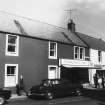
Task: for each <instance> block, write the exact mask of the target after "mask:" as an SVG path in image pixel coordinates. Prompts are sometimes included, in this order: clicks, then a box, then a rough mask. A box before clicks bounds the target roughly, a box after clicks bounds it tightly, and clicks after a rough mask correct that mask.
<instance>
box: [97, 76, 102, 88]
mask: <svg viewBox="0 0 105 105" xmlns="http://www.w3.org/2000/svg"><path fill="white" fill-rule="evenodd" d="M98 84H99V88H102V78H101V77H100V76H99V78H98Z"/></svg>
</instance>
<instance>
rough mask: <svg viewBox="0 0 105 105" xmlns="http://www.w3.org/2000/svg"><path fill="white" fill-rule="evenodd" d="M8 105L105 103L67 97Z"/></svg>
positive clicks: (96, 104)
mask: <svg viewBox="0 0 105 105" xmlns="http://www.w3.org/2000/svg"><path fill="white" fill-rule="evenodd" d="M6 105H105V103H103V102H101V101H98V100H93V99H91V98H87V97H82V96H79V97H66V98H57V99H53V100H50V101H48V100H36V99H34V100H33V99H29V98H27V99H21V100H10V101H9V102H8V103H6Z"/></svg>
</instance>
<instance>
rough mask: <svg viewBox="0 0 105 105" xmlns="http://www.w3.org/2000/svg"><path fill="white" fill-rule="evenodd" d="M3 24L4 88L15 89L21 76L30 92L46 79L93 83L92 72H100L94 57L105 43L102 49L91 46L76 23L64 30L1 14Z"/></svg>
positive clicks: (0, 80) (0, 82) (0, 63)
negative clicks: (32, 87)
mask: <svg viewBox="0 0 105 105" xmlns="http://www.w3.org/2000/svg"><path fill="white" fill-rule="evenodd" d="M0 24H1V25H0V59H1V60H0V87H6V88H12V89H13V88H15V87H16V84H18V83H19V79H20V77H21V76H22V77H23V79H24V84H25V86H26V89H27V90H28V89H29V88H30V87H31V86H32V85H36V84H39V83H40V81H41V80H42V79H46V78H49V79H51V78H65V79H69V80H70V81H71V82H81V83H85V82H89V81H92V78H90V77H91V74H90V73H91V72H90V71H89V70H90V69H92V70H93V71H94V69H96V67H95V61H94V60H91V59H92V57H93V56H92V54H93V53H94V50H99V51H102V52H104V51H105V50H104V49H105V48H104V46H105V43H104V42H102V43H101V44H102V46H101V45H99V46H100V47H99V48H98V49H95V48H97V46H96V45H95V48H94V47H92V46H90V45H89V44H88V43H87V39H88V38H84V37H82V35H81V34H79V33H77V32H76V31H75V24H74V22H73V21H71V22H70V23H68V28H67V29H64V28H61V27H57V26H53V25H49V24H46V23H43V22H40V21H35V20H31V19H28V18H23V17H19V16H16V15H12V14H8V13H6V12H0ZM80 36H81V37H80ZM86 37H89V36H86ZM89 38H90V39H91V40H93V39H94V40H96V41H95V43H97V41H98V42H99V43H100V42H101V40H100V41H99V40H98V39H96V38H91V37H89ZM99 55H100V54H99ZM90 57H91V58H90ZM100 57H101V56H100ZM99 59H101V58H99ZM92 61H93V62H92ZM102 65H104V61H103V64H102ZM97 66H98V65H97ZM99 66H100V65H99ZM98 69H101V68H100V67H98ZM93 74H94V72H92V76H93Z"/></svg>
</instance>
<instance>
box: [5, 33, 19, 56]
mask: <svg viewBox="0 0 105 105" xmlns="http://www.w3.org/2000/svg"><path fill="white" fill-rule="evenodd" d="M18 44H19V36H16V35H11V34H7V35H6V55H8V56H18V50H19V48H18Z"/></svg>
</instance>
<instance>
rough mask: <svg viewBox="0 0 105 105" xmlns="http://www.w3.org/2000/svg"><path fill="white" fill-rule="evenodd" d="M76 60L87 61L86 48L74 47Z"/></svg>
mask: <svg viewBox="0 0 105 105" xmlns="http://www.w3.org/2000/svg"><path fill="white" fill-rule="evenodd" d="M76 48H78V53H76ZM80 49H83V52H82V58H80V55H81V52H80ZM76 54H77V58H76V57H75V55H76ZM74 59H78V60H85V48H84V47H79V46H74Z"/></svg>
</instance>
